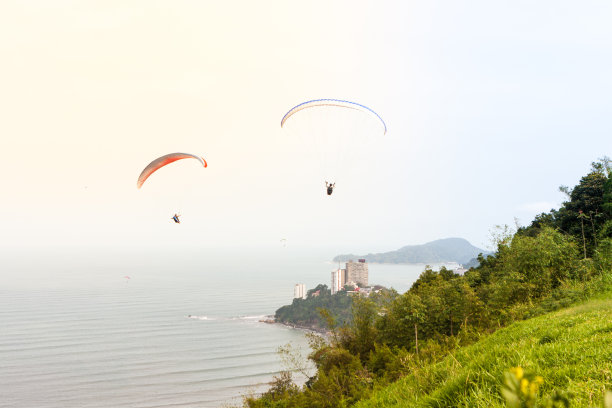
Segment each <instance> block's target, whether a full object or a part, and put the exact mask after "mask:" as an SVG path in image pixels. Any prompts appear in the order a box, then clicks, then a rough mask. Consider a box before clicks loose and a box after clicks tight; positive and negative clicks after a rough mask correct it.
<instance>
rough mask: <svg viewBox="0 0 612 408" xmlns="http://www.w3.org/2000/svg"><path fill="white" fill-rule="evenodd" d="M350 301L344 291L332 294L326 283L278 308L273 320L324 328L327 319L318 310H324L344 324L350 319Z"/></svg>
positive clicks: (326, 325)
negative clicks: (303, 297)
mask: <svg viewBox="0 0 612 408" xmlns="http://www.w3.org/2000/svg"><path fill="white" fill-rule="evenodd" d="M315 294H316V295H315ZM351 303H352V298H351V297H350V296H348V295H347V293H346V291H340V292H338V293H336V294H335V295H332V294H331V292H330V290H329V289H328V287H327V285H318V286H317V287H316V288H314V289H311V290H309V291H308V293H307V296H306V299H293V303H292V304H290V305H287V306H283V307H281V308H280V309H278V310H277V311H276V313H275V315H274V320H275V321H277V322H279V323H285V324H292V325H295V326H299V327H307V328H312V329H315V330H317V329H326V328H327V327H328V324H327V320H326V317H325V316H322V315H321V313H320V311H321V310H326V311H327V313H328V314H329V315H330V316H331V317H332V318H333V319H335V320H336V321H337V322H339V323H340V324H345V323H348V322H349V321H350V319H351Z"/></svg>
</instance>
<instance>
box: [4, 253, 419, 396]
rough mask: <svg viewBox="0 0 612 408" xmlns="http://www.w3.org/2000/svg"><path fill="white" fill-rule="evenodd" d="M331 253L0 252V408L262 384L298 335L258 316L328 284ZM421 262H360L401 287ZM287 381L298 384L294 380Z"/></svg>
mask: <svg viewBox="0 0 612 408" xmlns="http://www.w3.org/2000/svg"><path fill="white" fill-rule="evenodd" d="M333 255H335V253H334V252H333V251H326V250H311V251H306V250H303V251H296V250H294V249H291V248H285V247H282V246H280V247H279V248H275V249H266V250H257V251H256V250H249V251H245V250H235V251H232V250H227V249H226V250H204V249H202V250H199V249H194V248H188V249H181V250H172V251H168V250H165V249H159V250H156V251H151V250H148V251H144V250H140V251H139V250H130V251H128V250H114V249H95V250H93V249H87V250H85V249H79V250H73V251H68V250H65V249H62V250H45V251H40V250H38V251H33V252H32V253H30V252H28V251H21V252H11V253H3V254H0V262H1V263H0V265H1V269H0V407H7V408H8V407H11V408H16V407H20V408H22V407H32V408H51V407H53V408H56V407H57V408H60V407H61V408H68V407H80V408H94V407H133V408H153V407H199V408H204V407H227V406H240V402H241V398H242V396H244V395H248V394H251V393H253V394H257V393H259V392H262V391H264V390H266V389H267V386H268V383H269V382H270V381H271V380H272V379H273V377H274V376H275V375H277V374H278V373H279V372H280V371H281V370H283V369H284V367H283V366H282V364H281V360H280V358H279V354H278V348H279V347H280V346H283V345H286V344H288V343H290V344H292V346H293V348H294V349H295V350H300V352H301V353H302V355H304V356H306V355H307V353H308V342H307V339H306V336H305V334H304V332H303V331H301V330H297V329H291V328H288V327H285V326H282V325H276V324H266V323H262V322H260V320H261V319H263V318H264V317H265V316H267V315H272V314H274V311H275V310H276V309H278V308H279V307H280V306H283V305H285V304H289V303H291V301H292V297H293V286H294V285H295V284H296V283H305V284H306V287H307V288H313V287H314V286H316V284H318V283H325V284H327V285H328V286H329V284H330V283H329V281H330V272H331V270H332V269H334V268H335V267H337V264H334V263H332V262H329V261H328V260H329V259H331V258H332V257H333ZM423 268H424V265H376V264H371V265H370V283H379V284H382V285H385V286H393V287H394V288H396V289H397V290H398V291H400V292H403V291H405V290H407V289H408V288H409V287H410V285H411V284H412V282H414V280H416V278H417V277H418V275H419V274H420V272H421V271H422V270H423ZM298 380H300V379H299V378H298Z"/></svg>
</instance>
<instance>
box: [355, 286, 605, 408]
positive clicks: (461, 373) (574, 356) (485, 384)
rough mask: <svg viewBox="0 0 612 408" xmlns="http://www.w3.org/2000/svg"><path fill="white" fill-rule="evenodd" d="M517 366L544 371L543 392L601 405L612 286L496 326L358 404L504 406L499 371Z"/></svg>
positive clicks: (576, 404) (580, 404) (574, 402)
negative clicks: (555, 308) (560, 392)
mask: <svg viewBox="0 0 612 408" xmlns="http://www.w3.org/2000/svg"><path fill="white" fill-rule="evenodd" d="M514 366H521V367H523V369H525V371H526V372H533V373H535V374H537V375H540V376H542V377H543V378H544V384H543V385H542V387H541V390H542V395H544V396H545V395H550V394H551V392H552V391H553V390H554V389H561V390H566V391H569V392H571V393H572V394H573V398H572V406H573V407H589V406H596V407H601V406H602V401H603V390H604V389H607V390H612V292H608V293H607V294H606V295H603V296H600V297H599V298H597V299H594V300H591V301H589V302H586V303H584V304H581V305H578V306H574V307H571V308H568V309H564V310H561V311H558V312H554V313H550V314H547V315H543V316H540V317H537V318H534V319H530V320H526V321H522V322H518V323H514V324H512V325H511V326H509V327H507V328H504V329H501V330H498V331H497V332H495V333H493V334H492V335H491V336H488V337H487V338H485V339H483V340H481V341H479V342H478V343H475V344H473V345H471V346H468V347H465V348H462V349H459V350H457V352H456V353H455V354H454V355H452V356H448V357H446V358H445V359H444V360H442V361H441V362H439V363H437V364H434V365H429V366H425V367H422V368H421V369H419V371H417V372H414V373H413V374H411V375H409V376H407V377H405V378H403V379H401V380H399V381H397V382H396V383H394V384H391V385H390V386H388V387H386V388H384V389H382V390H380V391H378V392H376V393H375V394H374V395H373V397H372V398H370V399H369V400H365V401H361V402H360V403H359V404H357V407H359V408H365V407H394V406H398V407H448V406H451V407H483V408H484V407H504V406H505V405H504V402H503V400H502V397H501V394H500V388H501V384H502V382H503V373H504V372H505V371H507V370H508V369H509V368H510V367H514Z"/></svg>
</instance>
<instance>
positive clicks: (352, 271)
mask: <svg viewBox="0 0 612 408" xmlns="http://www.w3.org/2000/svg"><path fill="white" fill-rule="evenodd" d="M346 283H354V284H356V285H358V286H368V264H367V263H366V261H365V259H359V260H358V261H357V262H353V261H348V262H347V263H346Z"/></svg>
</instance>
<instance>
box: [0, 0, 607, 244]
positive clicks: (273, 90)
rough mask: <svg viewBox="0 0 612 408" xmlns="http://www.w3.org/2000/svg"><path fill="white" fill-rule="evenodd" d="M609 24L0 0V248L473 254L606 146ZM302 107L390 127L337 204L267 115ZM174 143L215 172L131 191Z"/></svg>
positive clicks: (467, 14)
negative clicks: (316, 106)
mask: <svg viewBox="0 0 612 408" xmlns="http://www.w3.org/2000/svg"><path fill="white" fill-rule="evenodd" d="M610 21H612V3H610V2H608V1H582V2H575V1H537V2H534V1H516V0H513V1H495V2H492V1H488V0H483V1H464V2H451V1H419V2H416V1H397V2H391V1H387V2H383V1H367V2H364V1H355V0H351V1H334V2H332V1H308V2H291V1H286V0H282V1H268V2H266V1H259V2H255V1H195V0H192V1H125V0H121V1H108V0H103V1H21V0H15V1H11V0H4V1H2V2H1V3H0V55H1V63H0V112H1V114H0V148H1V151H2V156H3V157H2V160H1V161H0V177H1V183H0V186H1V188H2V196H1V201H0V209H1V210H2V213H3V214H4V218H3V222H2V228H1V231H2V232H1V233H0V247H1V248H3V250H4V251H10V250H11V248H15V247H24V246H28V245H34V246H71V245H77V246H92V247H93V246H127V247H129V246H141V247H151V249H152V250H158V247H160V246H161V247H172V246H185V245H189V246H192V245H193V246H198V247H202V248H213V247H219V246H225V247H232V246H235V247H236V248H240V247H246V246H253V247H257V246H271V245H279V240H280V239H281V238H286V239H287V245H291V246H293V247H296V246H303V247H309V246H333V247H337V248H338V250H339V251H354V252H361V251H382V250H391V249H396V248H398V247H400V246H403V245H408V244H418V243H423V242H426V241H429V240H433V239H437V238H444V237H451V236H458V237H464V238H467V239H468V240H470V241H471V242H472V243H473V244H475V245H479V246H484V245H486V244H487V240H488V235H489V232H488V231H489V229H490V228H491V227H493V226H494V225H496V224H504V223H507V224H512V223H513V218H514V217H518V218H519V219H520V220H521V221H522V222H523V223H528V222H529V221H530V220H531V219H532V217H533V216H534V215H535V214H537V213H539V212H541V211H545V210H548V209H550V207H552V206H558V205H559V204H560V203H561V201H562V200H563V195H562V194H561V193H559V192H558V191H557V186H559V185H569V186H573V185H575V184H576V182H577V181H578V180H579V178H580V177H581V176H583V175H584V174H586V172H587V171H588V169H589V167H590V163H591V161H593V160H596V159H597V158H598V157H601V156H602V155H604V154H607V155H612V137H610V134H611V130H612V124H611V117H612V115H611V113H612V104H611V102H612V24H610ZM315 98H341V99H348V100H354V101H357V102H361V103H364V104H366V105H368V106H370V107H372V108H373V109H375V110H376V111H377V112H378V113H379V114H380V115H381V116H382V117H383V118H384V119H385V121H386V123H387V126H388V133H387V134H386V135H385V136H380V135H377V136H376V137H377V138H378V140H376V141H375V143H373V144H372V145H371V146H369V147H368V148H367V150H356V151H355V157H356V158H359V162H360V163H361V164H360V165H354V166H353V167H350V172H349V175H348V176H347V178H346V180H344V181H343V183H342V184H341V185H340V186H338V187H337V191H336V193H334V195H333V196H332V197H327V196H325V193H324V188H323V181H322V180H320V178H319V176H317V172H316V169H314V166H315V163H316V161H315V160H314V157H313V155H312V154H311V152H309V151H308V150H305V149H304V148H303V144H301V143H298V142H296V140H295V138H291V137H290V136H289V135H287V133H286V132H284V131H283V130H282V129H281V128H280V126H279V123H280V119H281V118H282V116H283V115H284V113H285V112H286V111H287V110H288V109H289V108H291V107H292V106H294V105H296V104H297V103H299V102H302V101H305V100H308V99H315ZM182 151H185V152H190V153H195V154H200V155H202V156H203V157H205V158H206V160H207V161H208V163H209V167H208V168H207V169H202V168H198V166H197V163H196V162H195V161H192V162H188V161H184V162H182V163H175V164H173V165H170V166H168V167H167V168H165V169H164V171H163V174H162V172H161V171H160V172H158V173H156V174H155V175H154V176H152V178H150V179H149V181H148V182H147V183H149V182H152V181H155V183H151V184H150V185H145V186H144V187H143V189H141V190H137V189H136V179H137V177H138V175H139V173H140V171H141V170H142V168H144V167H145V166H146V165H147V164H148V163H149V161H151V160H153V159H154V158H156V157H158V156H161V155H163V154H166V153H170V152H182ZM364 156H365V159H363V157H364ZM153 177H154V178H155V179H154V178H153ZM149 187H150V188H149ZM174 211H179V212H181V213H182V215H183V223H182V224H181V225H175V224H174V223H172V222H171V220H170V216H171V215H172V214H173V213H174Z"/></svg>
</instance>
